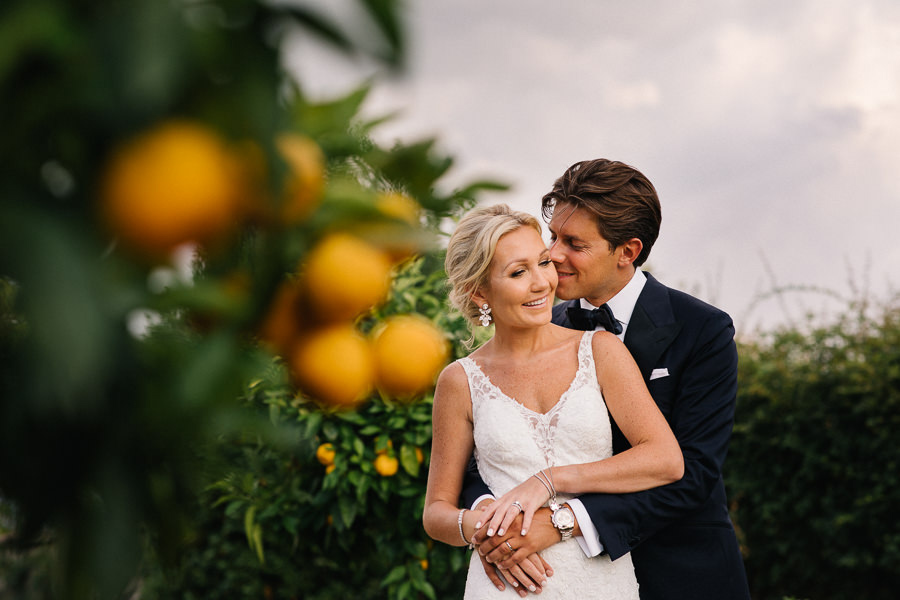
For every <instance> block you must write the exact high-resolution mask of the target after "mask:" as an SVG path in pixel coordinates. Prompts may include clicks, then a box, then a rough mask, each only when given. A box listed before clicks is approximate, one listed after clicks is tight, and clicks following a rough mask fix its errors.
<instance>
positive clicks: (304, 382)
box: [289, 323, 375, 408]
mask: <svg viewBox="0 0 900 600" xmlns="http://www.w3.org/2000/svg"><path fill="white" fill-rule="evenodd" d="M289 364H290V366H291V369H292V372H293V375H294V377H295V379H296V381H297V383H298V385H299V386H300V388H301V389H303V390H305V391H306V392H308V393H309V394H310V395H312V396H314V397H316V398H318V399H319V400H321V401H322V402H324V403H326V404H329V405H332V406H335V407H339V408H352V407H354V406H356V405H358V404H360V403H361V402H362V401H363V400H365V399H366V396H367V395H368V394H369V392H370V391H371V389H372V383H373V380H374V375H375V368H374V365H373V364H372V351H371V348H370V347H369V344H368V343H367V341H366V339H365V338H364V337H363V336H362V335H360V334H359V333H358V332H357V331H356V329H354V328H353V325H352V324H350V323H342V324H338V325H333V326H331V327H327V328H324V329H320V330H317V331H314V332H311V333H310V334H308V335H306V336H304V337H303V338H302V339H301V340H300V341H299V342H297V343H296V345H295V346H294V349H293V351H292V352H291V356H290V358H289Z"/></svg>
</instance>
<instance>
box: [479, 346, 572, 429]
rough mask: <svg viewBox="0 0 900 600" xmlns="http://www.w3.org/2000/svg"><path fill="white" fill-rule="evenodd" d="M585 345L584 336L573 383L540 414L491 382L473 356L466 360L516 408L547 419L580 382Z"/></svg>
mask: <svg viewBox="0 0 900 600" xmlns="http://www.w3.org/2000/svg"><path fill="white" fill-rule="evenodd" d="M583 344H584V336H582V337H581V340H579V342H578V346H577V348H578V350H577V352H576V353H575V360H576V362H577V364H578V367H577V368H576V369H575V375H574V376H573V377H572V381H570V382H569V386H568V387H567V388H566V390H565V391H564V392H563V393H562V394H560V396H559V398H558V399H557V400H556V402H555V403H554V404H553V406H551V407H550V408H548V409H547V412H540V411H537V410H534V409H531V408H528V407H527V406H525V405H524V404H522V403H521V402H519V401H518V400H516V399H515V398H513V397H512V396H510V395H509V394H507V393H506V392H504V391H503V390H502V389H501V388H500V386H498V385H497V384H495V383H494V382H493V381H491V378H490V376H489V375H488V374H487V373H485V372H484V369H482V368H481V365H479V364H478V362H476V360H475V359H474V358H472V357H471V356H467V357H466V358H467V359H468V360H470V361H471V362H472V364H473V365H475V368H476V369H478V372H479V373H481V376H482V377H484V379H485V380H486V381H487V384H488V385H489V386H491V387H492V388H493V389H494V390H495V391H496V392H497V393H498V394H499V395H500V396H502V397H503V398H506V399H507V400H509V401H510V402H513V403H514V404H515V405H516V406H518V407H520V408H522V409H523V410H525V411H527V412H529V413H531V414H533V415H537V416H539V417H547V416H549V415H550V414H551V413H553V412H554V411H556V409H557V407H559V406H562V403H563V400H565V399H566V398H568V397H569V394H570V393H571V392H572V389H573V388H574V387H575V383H576V382H577V381H578V375H579V374H580V373H581V369H582V364H581V346H582V345H583Z"/></svg>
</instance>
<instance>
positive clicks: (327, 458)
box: [316, 442, 334, 467]
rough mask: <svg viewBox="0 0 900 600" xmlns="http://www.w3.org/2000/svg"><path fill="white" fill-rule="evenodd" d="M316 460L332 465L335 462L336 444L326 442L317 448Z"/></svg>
mask: <svg viewBox="0 0 900 600" xmlns="http://www.w3.org/2000/svg"><path fill="white" fill-rule="evenodd" d="M316 460H318V461H319V462H320V463H322V464H323V465H325V466H326V467H327V466H330V465H333V464H334V444H331V443H328V442H325V443H324V444H320V445H319V447H318V448H316Z"/></svg>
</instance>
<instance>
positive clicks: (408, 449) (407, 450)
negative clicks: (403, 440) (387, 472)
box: [400, 444, 419, 477]
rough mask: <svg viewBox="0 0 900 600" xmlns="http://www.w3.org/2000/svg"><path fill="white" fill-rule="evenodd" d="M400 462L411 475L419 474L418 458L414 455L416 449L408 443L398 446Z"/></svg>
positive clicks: (416, 475)
mask: <svg viewBox="0 0 900 600" xmlns="http://www.w3.org/2000/svg"><path fill="white" fill-rule="evenodd" d="M400 464H401V465H403V469H404V470H405V471H406V472H407V473H409V474H410V475H412V476H413V477H418V476H419V459H418V458H417V457H416V449H415V447H414V446H410V445H409V444H403V445H402V446H400Z"/></svg>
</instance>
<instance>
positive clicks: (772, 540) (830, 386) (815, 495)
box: [726, 301, 900, 599]
mask: <svg viewBox="0 0 900 600" xmlns="http://www.w3.org/2000/svg"><path fill="white" fill-rule="evenodd" d="M739 351H740V374H739V392H738V404H737V415H736V426H735V430H734V436H733V439H732V442H731V450H730V453H729V457H728V462H727V463H726V478H727V485H728V488H729V497H730V499H731V501H732V510H733V514H734V517H735V521H736V525H737V526H738V527H739V531H740V536H741V541H742V545H743V548H744V551H745V555H746V557H745V561H746V566H747V570H748V574H749V578H750V584H751V588H752V591H753V593H754V598H757V599H763V598H780V597H782V596H783V595H793V596H797V597H810V598H832V599H842V598H848V599H849V598H867V599H882V598H884V599H887V598H893V597H895V595H896V589H897V587H898V585H900V520H898V519H897V514H896V510H897V506H900V469H898V466H900V445H898V444H897V437H896V431H897V428H898V427H900V306H898V303H897V302H896V301H894V302H893V303H888V304H887V305H886V306H885V307H884V308H883V311H882V312H881V314H880V315H879V316H878V317H877V318H872V317H866V316H865V313H864V311H863V310H862V309H861V308H852V307H851V309H850V310H849V311H848V312H847V313H846V314H845V315H843V316H842V317H840V318H839V319H838V320H837V321H836V322H835V323H833V324H831V325H827V326H820V327H816V328H814V329H812V330H811V331H810V332H809V333H804V332H802V331H800V330H799V329H797V328H795V329H789V330H782V331H779V332H776V333H773V334H769V335H766V336H764V337H762V338H761V339H759V340H756V341H752V342H746V343H742V344H741V345H740V348H739Z"/></svg>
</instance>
